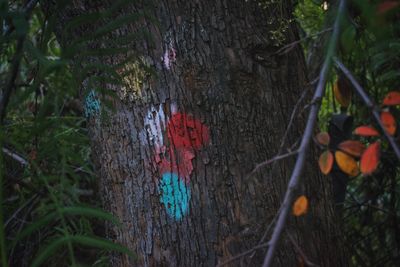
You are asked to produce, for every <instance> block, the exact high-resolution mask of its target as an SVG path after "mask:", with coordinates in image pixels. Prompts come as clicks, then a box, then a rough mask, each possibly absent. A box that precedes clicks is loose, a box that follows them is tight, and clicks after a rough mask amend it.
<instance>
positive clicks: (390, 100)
mask: <svg viewBox="0 0 400 267" xmlns="http://www.w3.org/2000/svg"><path fill="white" fill-rule="evenodd" d="M383 105H385V106H396V105H400V92H396V91H392V92H389V93H388V94H387V95H386V96H385V98H384V99H383Z"/></svg>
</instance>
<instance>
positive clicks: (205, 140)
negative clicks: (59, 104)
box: [49, 0, 347, 266]
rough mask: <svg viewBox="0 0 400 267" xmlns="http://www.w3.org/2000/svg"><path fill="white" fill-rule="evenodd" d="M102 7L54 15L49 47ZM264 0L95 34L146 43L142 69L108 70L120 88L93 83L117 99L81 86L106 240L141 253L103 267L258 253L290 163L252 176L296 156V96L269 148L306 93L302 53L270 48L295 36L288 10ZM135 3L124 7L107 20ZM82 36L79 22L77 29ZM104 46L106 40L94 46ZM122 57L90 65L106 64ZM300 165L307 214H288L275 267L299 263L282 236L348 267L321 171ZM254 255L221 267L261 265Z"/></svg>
mask: <svg viewBox="0 0 400 267" xmlns="http://www.w3.org/2000/svg"><path fill="white" fill-rule="evenodd" d="M88 2H90V3H88ZM105 2H106V1H78V0H77V1H73V3H74V4H73V6H71V7H68V8H65V9H63V10H62V11H61V12H59V14H58V32H59V36H58V37H59V38H61V39H60V40H62V39H63V36H62V26H64V25H66V24H67V23H68V21H69V20H71V19H72V18H74V17H75V16H76V15H77V14H86V13H89V12H93V11H96V10H104V9H105V8H107V7H109V5H108V4H106V3H105ZM264 2H265V3H264V4H260V3H257V2H256V1H244V0H241V1H227V0H217V1H215V0H213V1H165V0H164V1H162V0H155V1H153V6H151V7H150V10H149V13H150V15H152V16H154V17H155V18H156V19H157V20H158V21H159V25H158V26H156V24H155V23H153V22H151V21H150V20H149V19H143V20H141V21H140V22H138V23H136V24H134V25H125V26H124V27H120V28H119V29H117V30H115V31H113V32H112V33H111V34H109V35H107V38H105V39H107V41H110V40H111V41H112V40H113V38H119V37H121V36H124V35H128V34H130V33H134V32H139V31H140V30H141V29H143V28H144V29H146V30H147V31H148V32H149V33H150V36H151V37H152V40H151V41H149V40H148V39H146V38H142V39H141V40H139V41H135V42H134V41H132V42H130V43H129V46H130V47H131V52H134V53H136V54H135V55H137V56H138V57H137V58H139V59H140V61H139V60H137V61H134V60H130V61H128V63H126V64H125V65H124V67H123V68H121V69H119V71H120V73H123V72H127V73H129V74H128V75H127V76H126V77H125V79H124V82H125V83H124V85H121V86H115V85H113V86H111V85H109V84H104V85H103V86H104V88H106V89H107V90H111V91H114V92H116V95H117V96H116V97H114V98H110V97H106V96H103V95H102V94H100V93H98V91H97V90H94V91H91V90H92V89H93V88H90V87H89V86H87V84H85V85H86V86H84V87H85V88H84V90H85V95H87V96H86V99H85V108H86V116H87V118H88V127H89V130H90V131H89V132H90V137H91V140H92V148H93V158H94V161H95V163H96V171H97V172H98V176H99V179H100V180H99V185H100V192H101V197H102V200H103V202H104V205H105V207H106V209H107V210H109V211H111V212H112V213H113V214H114V215H115V216H117V217H118V218H119V219H120V220H121V221H122V228H117V227H111V226H110V227H109V229H108V234H109V237H110V238H111V239H113V240H116V241H117V242H119V243H121V244H124V245H126V246H127V247H129V248H130V249H131V250H132V251H134V252H135V253H136V254H137V255H138V258H137V259H136V260H133V259H129V258H128V257H126V256H122V255H119V254H115V255H113V257H112V265H113V266H215V265H216V264H218V263H221V262H223V261H225V260H227V259H229V258H230V257H232V256H235V255H237V254H239V253H241V252H243V251H246V250H248V249H251V248H252V247H254V246H256V245H257V244H258V242H259V241H260V239H261V237H262V236H263V235H264V233H265V231H266V229H267V227H268V225H269V224H270V223H271V222H272V221H273V218H274V216H275V214H276V213H277V210H278V208H279V206H280V203H281V200H282V196H283V193H284V192H285V190H286V186H287V180H288V177H289V176H290V174H291V171H292V166H293V161H294V160H293V159H287V160H283V161H280V162H279V163H274V164H272V165H271V166H267V167H265V168H262V169H261V170H260V171H258V172H257V173H255V174H254V175H252V176H249V173H250V172H251V171H252V170H253V168H254V167H255V166H256V164H257V163H260V162H262V161H264V160H266V159H269V158H271V157H273V156H274V155H276V154H277V153H278V152H279V151H283V153H286V152H287V151H288V149H290V148H292V147H293V146H294V147H296V144H297V143H296V142H298V140H299V138H300V136H301V133H302V129H303V126H304V118H303V116H302V115H304V112H303V113H301V111H302V110H303V107H304V106H305V105H306V101H303V102H301V103H300V104H299V107H300V109H299V110H298V111H297V114H300V116H295V120H294V122H293V123H292V125H291V127H290V131H289V134H288V136H287V138H285V140H284V143H283V146H282V147H283V149H280V148H281V142H282V139H283V137H284V135H285V131H286V129H287V127H288V125H289V121H290V117H291V114H292V111H293V109H294V107H295V105H296V103H297V102H298V101H299V98H300V97H301V95H302V94H303V92H305V90H306V88H308V84H307V79H306V70H305V63H304V58H303V54H302V51H301V49H300V47H299V46H297V47H296V48H294V49H292V50H290V51H289V52H288V53H286V54H284V55H279V54H277V53H276V52H277V51H278V49H279V48H281V47H282V46H283V45H285V44H288V43H290V42H293V41H294V40H296V39H298V36H297V30H296V25H295V24H294V22H292V3H291V1H289V0H288V1H278V2H280V3H269V2H268V1H264ZM272 2H273V1H272ZM49 8H50V9H51V5H50V7H49ZM144 8H145V7H144V4H136V2H135V4H131V5H129V6H128V7H127V6H125V7H124V8H122V9H119V10H118V12H116V14H115V17H117V16H123V15H126V14H129V13H131V14H133V13H135V12H140V11H141V10H144ZM90 31H93V27H92V28H90V27H83V28H82V27H78V28H76V29H75V31H74V34H75V35H76V36H83V35H85V34H86V33H88V32H90ZM64 40H65V38H64ZM105 44H106V42H105V40H104V39H103V40H101V41H100V40H98V41H97V42H96V43H94V46H96V47H103V48H104V47H105V46H106V45H105ZM128 54H130V53H128ZM127 56H128V55H122V54H120V55H114V56H109V57H98V58H95V59H94V60H98V61H99V62H102V63H106V64H110V65H115V64H117V63H121V62H122V61H123V60H124V59H126V57H127ZM144 66H146V67H144ZM148 67H150V68H151V69H152V70H153V71H154V72H155V74H150V72H149V70H148V69H149V68H148ZM96 92H97V93H96ZM305 99H307V97H306V98H305ZM106 101H109V102H110V101H111V102H112V108H109V107H108V106H107V105H106V104H104V103H105V102H106ZM103 102H104V103H103ZM104 114H106V115H107V116H103V115H104ZM308 162H309V166H307V167H306V170H307V171H306V173H305V174H304V183H305V186H304V188H302V189H301V190H300V191H299V194H306V195H307V196H308V197H309V200H310V211H309V213H308V214H307V215H305V216H302V217H298V218H294V217H292V218H290V220H289V224H288V227H287V232H286V233H285V234H284V236H283V237H282V241H281V243H280V247H279V250H278V253H277V256H276V260H275V264H274V266H296V264H297V262H298V259H299V256H298V255H299V253H298V250H297V249H296V248H295V246H293V244H292V242H290V239H288V238H287V237H288V234H289V235H291V236H292V237H293V239H294V240H295V242H296V243H297V244H298V246H299V247H300V248H301V250H302V251H303V252H304V254H305V255H306V256H307V259H308V260H309V261H311V262H314V263H317V264H319V265H321V266H346V265H347V264H346V259H345V256H344V255H345V254H344V249H343V248H344V247H343V246H342V245H341V238H340V232H339V231H338V225H337V224H336V222H335V218H334V212H333V206H332V200H333V199H332V197H331V192H330V191H331V189H330V185H329V184H328V183H329V182H328V180H327V179H326V178H325V177H321V175H319V173H318V170H317V163H316V162H317V160H316V157H315V156H314V155H310V157H309V160H308ZM267 240H268V238H267ZM267 240H266V241H267ZM265 251H266V248H264V249H260V250H257V253H255V254H254V255H253V257H249V255H248V256H247V257H244V258H242V259H240V260H237V261H234V262H231V263H230V264H229V266H235V265H238V266H239V265H240V266H242V265H243V266H248V265H250V264H256V265H255V266H260V264H261V263H262V260H263V257H264V255H265ZM250 255H251V254H250Z"/></svg>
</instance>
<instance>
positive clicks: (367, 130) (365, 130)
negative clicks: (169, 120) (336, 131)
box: [354, 126, 379, 136]
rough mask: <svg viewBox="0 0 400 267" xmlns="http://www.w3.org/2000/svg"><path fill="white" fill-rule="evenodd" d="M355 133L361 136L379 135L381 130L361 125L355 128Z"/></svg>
mask: <svg viewBox="0 0 400 267" xmlns="http://www.w3.org/2000/svg"><path fill="white" fill-rule="evenodd" d="M354 134H356V135H360V136H379V132H378V131H377V130H376V129H375V128H374V127H372V126H360V127H357V128H356V129H355V130H354Z"/></svg>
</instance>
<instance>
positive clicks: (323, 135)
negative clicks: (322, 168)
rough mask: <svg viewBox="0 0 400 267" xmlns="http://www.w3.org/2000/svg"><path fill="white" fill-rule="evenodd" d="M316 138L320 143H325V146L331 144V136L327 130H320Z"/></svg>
mask: <svg viewBox="0 0 400 267" xmlns="http://www.w3.org/2000/svg"><path fill="white" fill-rule="evenodd" d="M315 138H316V139H317V141H318V143H320V144H321V145H324V146H327V145H329V141H330V137H329V134H328V133H327V132H320V133H319V134H317V136H316V137H315Z"/></svg>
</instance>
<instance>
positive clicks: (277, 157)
mask: <svg viewBox="0 0 400 267" xmlns="http://www.w3.org/2000/svg"><path fill="white" fill-rule="evenodd" d="M298 152H299V151H298V150H294V151H291V152H289V153H286V154H282V155H277V156H275V157H273V158H272V159H269V160H266V161H263V162H261V163H259V164H257V165H256V167H254V169H253V170H252V171H251V172H250V173H249V174H248V175H247V177H246V178H245V180H247V179H248V178H249V177H251V176H252V175H253V174H254V173H256V172H257V171H259V170H260V169H261V168H262V167H265V166H267V165H269V164H271V163H273V162H275V161H278V160H282V159H285V158H288V157H290V156H293V155H296V154H297V153H298Z"/></svg>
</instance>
